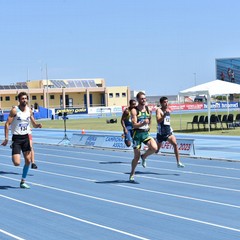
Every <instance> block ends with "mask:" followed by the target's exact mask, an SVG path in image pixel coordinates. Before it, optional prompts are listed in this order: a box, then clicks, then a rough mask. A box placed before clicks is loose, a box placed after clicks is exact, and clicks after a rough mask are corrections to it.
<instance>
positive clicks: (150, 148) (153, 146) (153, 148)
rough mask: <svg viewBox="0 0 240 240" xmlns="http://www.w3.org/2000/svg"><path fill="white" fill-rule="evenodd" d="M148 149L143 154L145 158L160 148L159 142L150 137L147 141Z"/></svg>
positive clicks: (142, 156)
mask: <svg viewBox="0 0 240 240" xmlns="http://www.w3.org/2000/svg"><path fill="white" fill-rule="evenodd" d="M147 146H148V150H147V151H146V152H145V153H144V154H142V155H141V158H142V159H143V160H145V159H146V158H147V157H148V156H149V155H152V154H153V153H155V152H156V151H157V150H158V145H157V142H156V141H155V139H154V138H152V137H151V138H150V139H149V140H148V142H147Z"/></svg>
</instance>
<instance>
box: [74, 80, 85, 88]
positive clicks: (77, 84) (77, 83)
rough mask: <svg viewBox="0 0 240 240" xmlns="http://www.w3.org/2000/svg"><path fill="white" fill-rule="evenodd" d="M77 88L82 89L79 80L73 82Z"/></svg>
mask: <svg viewBox="0 0 240 240" xmlns="http://www.w3.org/2000/svg"><path fill="white" fill-rule="evenodd" d="M75 84H76V86H77V87H83V85H82V82H81V81H80V80H77V81H75Z"/></svg>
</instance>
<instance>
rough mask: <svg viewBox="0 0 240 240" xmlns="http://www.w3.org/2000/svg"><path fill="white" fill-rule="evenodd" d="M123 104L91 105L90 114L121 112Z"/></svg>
mask: <svg viewBox="0 0 240 240" xmlns="http://www.w3.org/2000/svg"><path fill="white" fill-rule="evenodd" d="M121 112H122V107H121V106H114V107H90V108H89V109H88V113H89V114H105V113H121Z"/></svg>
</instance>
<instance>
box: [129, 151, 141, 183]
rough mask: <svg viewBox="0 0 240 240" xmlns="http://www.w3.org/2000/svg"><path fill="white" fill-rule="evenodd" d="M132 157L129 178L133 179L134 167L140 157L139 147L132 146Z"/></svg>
mask: <svg viewBox="0 0 240 240" xmlns="http://www.w3.org/2000/svg"><path fill="white" fill-rule="evenodd" d="M133 151H134V158H133V160H132V169H131V173H130V180H132V181H133V180H134V178H133V177H134V174H135V169H136V167H137V165H138V161H139V159H140V149H139V148H134V150H133Z"/></svg>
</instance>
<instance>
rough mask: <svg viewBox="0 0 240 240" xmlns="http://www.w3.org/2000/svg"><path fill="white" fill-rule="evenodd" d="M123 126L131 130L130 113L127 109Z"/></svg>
mask: <svg viewBox="0 0 240 240" xmlns="http://www.w3.org/2000/svg"><path fill="white" fill-rule="evenodd" d="M124 124H125V126H126V127H127V128H132V121H131V111H130V110H129V109H128V116H127V117H126V119H125V120H124Z"/></svg>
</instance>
